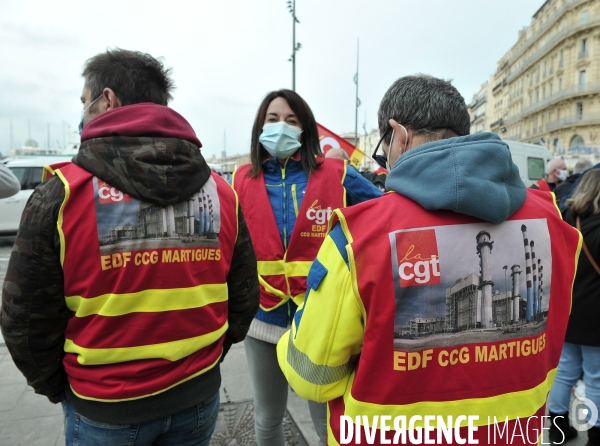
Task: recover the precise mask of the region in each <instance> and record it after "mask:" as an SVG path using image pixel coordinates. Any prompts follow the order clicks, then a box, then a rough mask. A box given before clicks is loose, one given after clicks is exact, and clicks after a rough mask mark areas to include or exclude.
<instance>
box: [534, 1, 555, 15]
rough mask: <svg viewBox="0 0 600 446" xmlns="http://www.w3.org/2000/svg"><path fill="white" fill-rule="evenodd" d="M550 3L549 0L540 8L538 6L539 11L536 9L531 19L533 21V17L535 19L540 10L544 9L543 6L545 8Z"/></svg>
mask: <svg viewBox="0 0 600 446" xmlns="http://www.w3.org/2000/svg"><path fill="white" fill-rule="evenodd" d="M550 1H551V0H546V1H545V2H544V4H543V5H542V6H540V9H538V10H537V11H536V12H535V14H533V17H532V19H535V17H536V16H537V15H538V14H539V13H540V11H541V10H542V9H544V7H545V6H546V5H547V4H548V3H550Z"/></svg>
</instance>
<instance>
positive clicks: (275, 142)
mask: <svg viewBox="0 0 600 446" xmlns="http://www.w3.org/2000/svg"><path fill="white" fill-rule="evenodd" d="M301 133H302V130H300V129H299V128H298V127H296V126H294V125H290V124H288V123H287V122H284V121H279V122H270V123H267V124H265V125H263V131H262V133H261V134H260V137H259V138H258V141H259V142H260V143H261V144H262V145H263V147H264V148H265V149H266V150H267V152H269V153H270V154H271V156H274V157H275V158H279V159H287V158H289V157H290V156H291V155H293V154H294V152H296V150H298V148H299V147H300V146H301V145H302V143H301V142H300V141H298V138H299V137H300V134H301Z"/></svg>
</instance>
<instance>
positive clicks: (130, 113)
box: [73, 103, 210, 206]
mask: <svg viewBox="0 0 600 446" xmlns="http://www.w3.org/2000/svg"><path fill="white" fill-rule="evenodd" d="M200 147H202V144H201V143H200V141H199V140H198V138H197V137H196V134H195V132H194V130H193V129H192V127H191V126H190V124H189V123H188V122H187V121H186V120H185V119H184V118H183V117H182V116H181V115H180V114H179V113H177V112H175V111H174V110H172V109H170V108H169V107H165V106H162V105H158V104H151V103H143V104H135V105H128V106H124V107H118V108H116V109H114V110H111V111H108V112H106V113H102V114H101V115H99V116H97V117H96V118H94V119H93V120H91V121H90V122H89V123H88V124H87V125H86V126H85V128H84V130H83V133H82V134H81V147H80V148H79V152H78V153H77V155H75V157H74V158H73V162H74V163H75V164H77V165H78V166H80V167H82V168H84V169H85V170H87V171H88V172H91V173H92V174H94V175H95V176H97V177H98V178H100V179H101V180H103V181H105V182H107V183H108V184H110V185H111V186H113V187H116V188H117V189H119V190H120V191H123V192H125V193H126V194H128V195H130V196H132V197H134V198H137V199H139V200H142V201H146V202H150V203H153V204H158V205H160V206H165V205H169V204H175V203H181V202H182V201H185V200H186V199H188V198H189V197H191V196H192V195H193V194H195V193H196V192H198V191H199V190H200V188H201V187H202V186H203V185H204V183H206V181H207V180H208V178H209V177H210V167H209V166H208V164H206V161H205V160H204V157H203V156H202V154H201V153H200Z"/></svg>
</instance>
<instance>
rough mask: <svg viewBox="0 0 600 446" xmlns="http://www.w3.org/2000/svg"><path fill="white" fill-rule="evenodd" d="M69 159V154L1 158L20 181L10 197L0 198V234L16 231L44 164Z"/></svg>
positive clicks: (14, 232) (40, 179)
mask: <svg viewBox="0 0 600 446" xmlns="http://www.w3.org/2000/svg"><path fill="white" fill-rule="evenodd" d="M71 159H72V157H71V156H16V157H10V158H6V159H3V160H2V162H3V163H4V164H6V167H8V168H9V169H10V170H11V172H12V173H13V174H14V175H15V176H16V177H17V179H18V180H19V181H20V182H21V190H20V191H19V192H17V194H16V195H13V196H12V197H8V198H4V199H1V200H0V235H14V234H16V233H17V230H18V229H19V223H20V222H21V214H22V213H23V209H25V204H26V203H27V200H29V197H30V195H31V194H32V193H33V189H35V187H36V186H37V185H38V184H40V183H41V182H42V170H43V168H44V166H47V165H49V164H56V163H61V162H65V161H71Z"/></svg>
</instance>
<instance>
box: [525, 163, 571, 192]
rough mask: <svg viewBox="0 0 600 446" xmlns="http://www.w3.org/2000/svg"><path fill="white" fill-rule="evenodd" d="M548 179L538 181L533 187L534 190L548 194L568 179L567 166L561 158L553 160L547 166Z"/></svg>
mask: <svg viewBox="0 0 600 446" xmlns="http://www.w3.org/2000/svg"><path fill="white" fill-rule="evenodd" d="M546 175H547V178H542V179H541V180H538V181H536V182H535V183H533V184H532V185H531V186H529V187H531V188H532V189H539V190H543V191H546V192H552V191H554V188H556V186H558V185H559V184H560V183H562V182H563V181H565V180H566V179H567V176H568V175H569V171H568V170H567V165H566V164H565V162H564V160H562V159H561V158H553V159H551V160H550V161H549V162H548V165H547V166H546Z"/></svg>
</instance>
